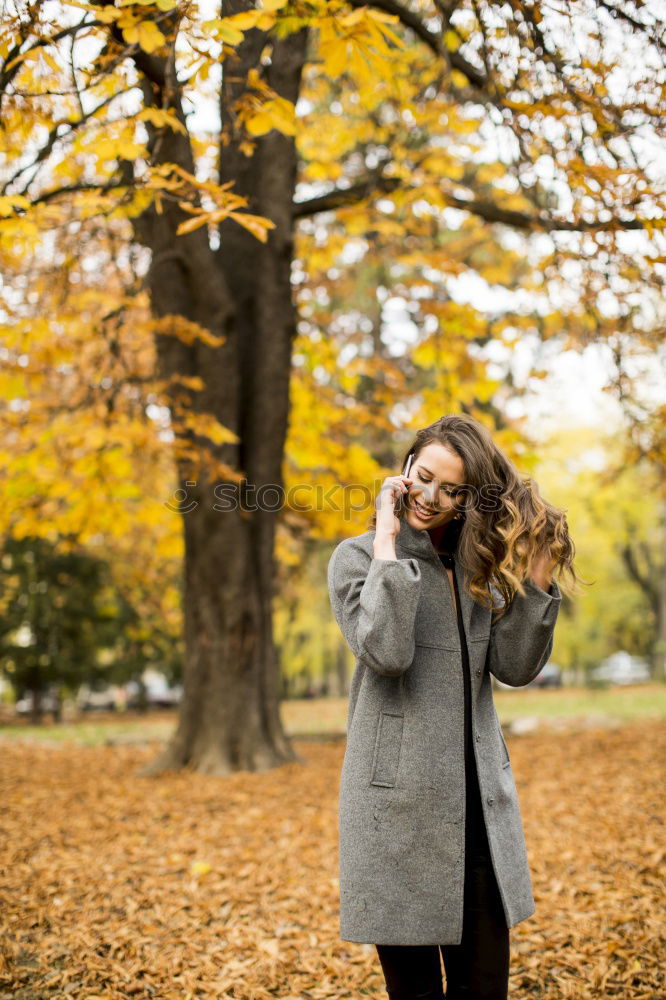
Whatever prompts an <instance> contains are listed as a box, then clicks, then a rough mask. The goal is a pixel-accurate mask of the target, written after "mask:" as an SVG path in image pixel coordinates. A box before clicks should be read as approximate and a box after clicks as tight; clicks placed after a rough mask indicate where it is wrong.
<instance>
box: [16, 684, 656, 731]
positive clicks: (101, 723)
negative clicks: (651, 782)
mask: <svg viewBox="0 0 666 1000" xmlns="http://www.w3.org/2000/svg"><path fill="white" fill-rule="evenodd" d="M494 699H495V706H496V708H497V714H498V715H499V718H500V722H501V723H502V725H503V726H506V727H507V728H508V729H509V730H510V729H511V724H512V723H513V722H514V721H515V720H516V719H525V718H529V719H530V720H532V721H533V722H534V723H535V724H537V725H544V726H548V725H586V724H592V723H594V724H596V723H599V722H601V723H606V724H610V725H612V724H623V723H628V722H634V721H640V720H641V719H666V685H662V684H641V685H636V686H633V687H626V688H606V689H588V688H577V687H571V688H561V689H557V688H555V689H548V690H545V691H538V690H536V689H534V688H524V689H515V690H510V691H507V690H503V689H500V690H497V691H495V692H494ZM281 712H282V719H283V722H284V725H285V727H286V729H287V732H289V733H290V734H291V735H293V736H301V735H302V736H317V737H326V736H330V737H334V736H343V735H344V732H345V725H346V719H347V699H346V698H303V699H294V700H293V701H285V702H283V703H282V706H281ZM47 718H49V720H50V717H47ZM175 724H176V713H175V712H174V711H159V712H157V711H156V712H150V713H148V714H147V715H140V714H138V713H123V714H115V713H113V712H104V713H99V715H92V716H88V717H86V718H83V719H80V720H77V721H72V722H65V723H60V724H53V723H51V722H50V721H47V722H45V723H43V724H42V725H41V726H31V725H29V724H28V723H26V722H25V721H23V720H21V721H16V722H14V721H12V722H8V723H5V724H4V725H0V740H23V741H28V742H34V741H38V742H40V743H42V742H46V743H50V744H52V745H54V746H55V745H59V744H64V743H75V744H77V745H81V746H98V745H101V744H104V743H107V742H112V743H123V742H128V743H134V742H150V741H161V740H165V739H167V738H168V736H169V734H170V733H171V732H172V731H173V728H174V726H175Z"/></svg>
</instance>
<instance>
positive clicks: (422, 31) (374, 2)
mask: <svg viewBox="0 0 666 1000" xmlns="http://www.w3.org/2000/svg"><path fill="white" fill-rule="evenodd" d="M348 2H349V4H350V5H351V6H352V7H368V6H370V7H376V8H377V10H383V11H385V13H387V14H394V15H395V16H396V17H398V18H399V19H400V22H401V23H402V24H404V26H405V27H406V28H409V29H410V30H411V31H413V32H414V34H415V35H416V37H417V38H420V39H421V41H422V42H424V43H425V44H426V45H427V46H428V48H429V49H430V50H431V51H432V52H433V53H434V55H436V56H438V57H439V58H442V59H446V61H447V62H448V63H449V65H450V66H451V67H452V68H453V69H457V70H458V71H459V72H460V73H464V75H465V76H466V77H467V79H468V80H469V82H470V83H471V84H472V85H473V86H474V87H477V88H478V89H479V90H485V88H486V87H487V85H488V81H487V79H486V77H485V76H484V75H483V74H482V73H480V72H479V70H478V69H475V68H474V66H472V64H471V63H469V62H467V60H466V59H465V57H464V56H461V55H460V53H458V52H450V51H449V50H448V49H447V47H446V45H445V44H444V42H443V41H442V38H441V35H439V34H437V33H435V32H434V31H431V30H430V29H429V28H428V27H427V26H426V25H425V24H424V23H423V21H422V20H421V18H420V17H418V16H417V15H416V14H415V13H414V11H412V10H409V9H408V8H407V7H403V5H402V4H400V3H398V2H397V0H370V3H368V0H348Z"/></svg>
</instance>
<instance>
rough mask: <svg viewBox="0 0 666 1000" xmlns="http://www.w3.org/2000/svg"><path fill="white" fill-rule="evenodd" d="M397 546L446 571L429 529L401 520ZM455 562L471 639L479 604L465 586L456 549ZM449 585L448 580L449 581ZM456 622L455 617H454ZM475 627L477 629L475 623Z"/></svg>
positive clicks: (467, 633) (459, 589)
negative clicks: (473, 616) (473, 613)
mask: <svg viewBox="0 0 666 1000" xmlns="http://www.w3.org/2000/svg"><path fill="white" fill-rule="evenodd" d="M397 544H398V545H399V546H400V547H401V549H403V550H404V551H405V552H409V553H411V554H412V555H415V556H419V557H420V558H421V559H428V560H429V561H432V562H434V563H436V564H437V565H438V566H441V571H442V573H445V572H446V570H445V569H444V567H443V566H442V565H441V562H440V559H439V555H438V554H437V549H436V548H435V546H434V545H433V543H432V538H431V537H430V534H429V532H428V529H427V528H422V529H420V528H413V527H412V526H411V524H410V523H409V521H406V520H405V519H404V518H401V519H400V533H399V535H398V538H397ZM453 561H454V570H453V572H454V573H455V576H456V581H457V583H458V593H459V594H460V604H461V607H462V617H463V626H464V628H465V635H466V637H467V638H468V639H469V638H470V637H472V636H471V632H472V611H473V610H474V605H475V604H476V603H477V602H476V601H475V600H474V598H473V597H472V595H471V594H470V593H469V591H468V590H467V587H466V586H465V582H464V581H465V572H464V569H463V566H462V564H461V563H460V560H459V558H458V554H457V551H456V549H454V550H453ZM446 582H447V584H448V579H447V581H446ZM454 620H455V615H454ZM475 627H477V625H476V622H475Z"/></svg>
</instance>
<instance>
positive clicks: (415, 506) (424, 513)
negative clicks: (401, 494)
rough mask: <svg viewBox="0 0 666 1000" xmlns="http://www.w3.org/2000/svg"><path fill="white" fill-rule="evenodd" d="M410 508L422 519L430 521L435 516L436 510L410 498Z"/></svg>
mask: <svg viewBox="0 0 666 1000" xmlns="http://www.w3.org/2000/svg"><path fill="white" fill-rule="evenodd" d="M412 510H413V511H414V513H415V514H416V516H417V517H419V518H421V520H422V521H431V520H432V519H433V517H436V516H437V511H436V510H428V508H427V507H422V506H421V504H420V503H417V501H416V500H412Z"/></svg>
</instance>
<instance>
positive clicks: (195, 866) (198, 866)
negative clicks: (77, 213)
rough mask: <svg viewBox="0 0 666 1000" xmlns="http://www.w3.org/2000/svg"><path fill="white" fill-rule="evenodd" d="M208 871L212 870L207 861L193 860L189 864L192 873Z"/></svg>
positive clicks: (204, 873)
mask: <svg viewBox="0 0 666 1000" xmlns="http://www.w3.org/2000/svg"><path fill="white" fill-rule="evenodd" d="M210 871H212V866H211V865H209V864H208V862H207V861H193V862H192V864H191V865H190V872H191V873H192V875H197V876H198V875H207V874H208V872H210Z"/></svg>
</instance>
